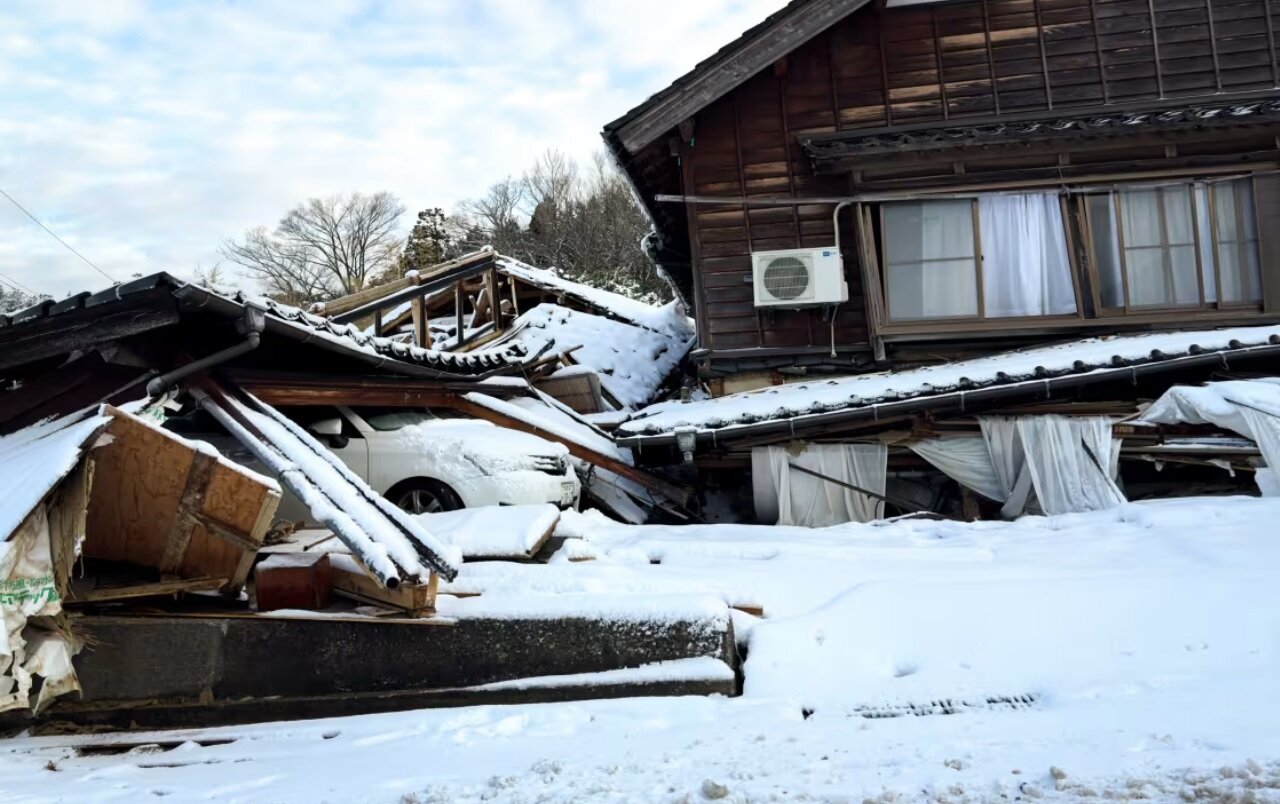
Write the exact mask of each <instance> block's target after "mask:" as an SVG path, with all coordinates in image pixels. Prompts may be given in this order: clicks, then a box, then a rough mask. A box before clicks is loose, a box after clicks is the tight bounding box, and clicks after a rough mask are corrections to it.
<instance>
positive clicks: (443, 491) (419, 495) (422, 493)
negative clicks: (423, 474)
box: [387, 479, 463, 514]
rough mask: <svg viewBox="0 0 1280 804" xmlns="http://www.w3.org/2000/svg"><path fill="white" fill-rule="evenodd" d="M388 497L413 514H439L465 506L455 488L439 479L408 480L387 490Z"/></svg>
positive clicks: (397, 505)
mask: <svg viewBox="0 0 1280 804" xmlns="http://www.w3.org/2000/svg"><path fill="white" fill-rule="evenodd" d="M387 499H389V500H391V502H392V503H394V504H395V505H396V507H397V508H400V509H402V510H404V511H408V512H409V513H411V514H438V513H440V512H441V511H457V510H458V509H459V508H462V507H463V505H462V500H461V499H459V497H458V495H457V494H456V493H454V491H453V489H451V488H449V487H448V486H446V485H445V484H443V483H441V482H440V481H438V480H426V479H415V480H406V481H404V482H403V483H400V484H398V485H397V486H396V487H395V488H393V489H392V490H391V491H389V492H387Z"/></svg>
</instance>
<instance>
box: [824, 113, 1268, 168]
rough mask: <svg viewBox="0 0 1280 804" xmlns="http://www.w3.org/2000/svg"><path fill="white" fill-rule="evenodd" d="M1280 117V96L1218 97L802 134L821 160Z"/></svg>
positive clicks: (1210, 125) (1162, 129)
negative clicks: (888, 128)
mask: <svg viewBox="0 0 1280 804" xmlns="http://www.w3.org/2000/svg"><path fill="white" fill-rule="evenodd" d="M1277 119H1280V98H1277V97H1270V98H1260V99H1259V98H1253V99H1250V100H1221V99H1220V100H1215V101H1213V102H1208V103H1197V104H1193V105H1192V104H1185V103H1184V104H1182V105H1176V106H1169V105H1167V104H1166V105H1163V106H1159V107H1152V108H1145V109H1144V108H1137V109H1135V108H1133V107H1128V108H1115V109H1104V110H1098V109H1090V110H1084V111H1079V112H1076V113H1074V114H1070V113H1061V112H1060V113H1058V114H1056V115H1052V116H1045V115H1036V116H1035V117H1034V118H1024V119H1022V120H1015V119H1011V120H1001V121H994V122H988V123H970V124H956V123H954V122H952V123H947V124H943V125H935V126H921V127H914V128H911V129H907V130H901V128H899V130H893V131H886V130H879V129H877V130H863V131H857V130H852V131H843V132H839V133H836V134H820V135H815V136H812V137H804V138H801V145H802V146H803V147H804V149H805V152H806V153H807V154H808V155H809V157H810V158H811V159H813V160H815V161H818V162H821V161H824V160H829V159H838V158H841V157H856V156H873V155H879V154H886V153H896V152H899V151H902V150H912V151H924V150H941V149H947V148H964V147H974V146H982V145H989V144H995V143H1000V142H1019V143H1022V142H1028V141H1032V140H1060V139H1071V138H1085V137H1105V136H1116V135H1123V134H1132V133H1135V132H1140V131H1144V130H1160V131H1168V130H1177V129H1202V128H1209V127H1214V126H1224V125H1232V124H1240V123H1254V124H1260V123H1266V122H1268V121H1274V120H1277Z"/></svg>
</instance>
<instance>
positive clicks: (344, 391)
mask: <svg viewBox="0 0 1280 804" xmlns="http://www.w3.org/2000/svg"><path fill="white" fill-rule="evenodd" d="M225 376H226V377H227V379H228V380H230V381H231V382H232V383H234V385H235V386H237V387H239V388H241V389H243V390H245V391H248V392H249V393H252V394H253V395H254V396H256V397H258V398H259V399H261V400H262V401H263V402H266V403H267V404H268V405H276V404H280V405H284V406H286V407H287V406H289V405H324V404H334V405H342V404H353V405H384V404H385V405H390V406H392V407H397V406H398V407H413V406H415V405H416V404H418V402H417V401H416V400H418V399H426V398H431V397H438V396H456V395H458V394H465V393H467V392H469V391H474V390H476V389H477V388H480V387H482V388H484V392H485V393H486V394H488V395H489V396H494V397H498V398H507V397H513V396H528V395H529V389H528V388H523V387H520V386H516V385H483V386H480V385H477V384H476V383H474V382H437V381H434V380H417V379H412V378H409V377H403V378H400V377H396V378H389V377H377V376H373V377H369V376H364V375H359V374H302V373H297V374H282V373H279V372H271V371H255V370H249V369H240V370H236V371H228V372H226V375H225ZM344 398H345V399H352V400H364V399H366V398H367V399H373V398H379V399H391V400H395V401H390V402H373V401H353V402H350V403H346V402H331V401H329V400H330V399H344ZM273 399H274V400H279V401H278V402H273V401H271V400H273ZM423 404H425V403H423Z"/></svg>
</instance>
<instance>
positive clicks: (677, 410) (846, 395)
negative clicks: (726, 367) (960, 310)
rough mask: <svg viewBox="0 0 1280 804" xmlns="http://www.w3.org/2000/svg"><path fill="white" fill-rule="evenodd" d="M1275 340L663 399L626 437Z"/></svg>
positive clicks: (1060, 354)
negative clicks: (712, 396)
mask: <svg viewBox="0 0 1280 804" xmlns="http://www.w3.org/2000/svg"><path fill="white" fill-rule="evenodd" d="M1273 338H1276V339H1280V327H1277V326H1263V327H1236V328H1232V329H1219V330H1211V331H1197V332H1161V333H1141V334H1133V335H1114V336H1107V337H1098V338H1086V339H1084V340H1080V341H1074V342H1071V343H1063V344H1056V345H1053V346H1042V347H1037V348H1033V349H1023V350H1018V351H1013V352H1004V353H1001V354H997V355H991V356H988V357H980V358H974V359H972V360H958V361H955V362H951V363H946V364H943V365H939V366H929V367H926V368H916V369H907V370H903V371H897V372H880V373H876V374H862V375H857V376H852V377H843V378H839V379H831V380H823V381H818V382H803V383H796V384H793V385H783V386H777V387H773V388H766V389H762V390H758V391H750V392H745V393H740V394H731V395H729V396H723V397H718V398H715V399H708V400H704V401H701V402H689V403H681V402H663V403H660V404H657V405H653V406H651V407H649V408H646V409H645V410H644V411H641V412H640V413H639V414H638V415H637V416H636V417H635V418H633V419H632V420H631V421H629V422H626V423H624V424H623V425H622V426H621V427H620V428H619V430H618V435H619V436H642V435H654V434H665V433H671V432H673V431H674V430H675V428H677V427H694V428H697V429H698V430H700V431H731V430H733V428H735V427H741V426H745V425H750V424H754V423H756V422H761V421H769V420H775V419H800V418H803V417H806V416H817V415H821V414H824V413H831V412H834V411H839V410H846V409H851V408H863V407H872V406H874V405H876V404H878V403H883V402H885V401H892V400H901V399H912V398H917V397H919V398H923V397H929V396H935V395H941V394H946V393H955V392H963V391H966V390H974V389H977V388H983V387H988V386H994V385H1016V384H1020V383H1038V382H1043V381H1045V379H1047V378H1051V377H1054V376H1058V375H1064V374H1084V373H1103V372H1128V371H1130V370H1131V369H1130V365H1131V364H1132V363H1135V362H1143V361H1152V362H1158V361H1166V360H1167V361H1171V362H1176V360H1177V359H1179V358H1181V357H1183V356H1188V355H1195V354H1198V353H1203V352H1209V351H1222V350H1237V349H1239V350H1247V349H1250V348H1256V347H1263V348H1265V347H1268V346H1271V345H1273V344H1272V339H1273Z"/></svg>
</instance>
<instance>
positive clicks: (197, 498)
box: [83, 407, 280, 594]
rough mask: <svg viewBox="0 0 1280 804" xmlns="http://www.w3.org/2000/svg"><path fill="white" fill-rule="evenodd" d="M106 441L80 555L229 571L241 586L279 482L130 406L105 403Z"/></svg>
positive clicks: (173, 572)
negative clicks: (231, 462) (229, 461)
mask: <svg viewBox="0 0 1280 804" xmlns="http://www.w3.org/2000/svg"><path fill="white" fill-rule="evenodd" d="M107 411H108V413H110V414H111V416H112V419H113V420H112V422H111V424H110V425H109V426H108V427H107V433H108V434H109V435H110V436H112V439H113V440H112V442H111V443H110V444H108V445H107V446H105V447H102V448H100V449H98V450H97V451H96V452H95V454H94V458H95V460H96V471H95V475H94V484H93V495H92V498H91V499H90V502H89V514H88V520H87V523H86V527H85V542H84V546H83V550H84V555H85V556H86V557H87V558H97V559H103V560H108V561H122V562H127V563H130V564H137V565H139V566H143V567H151V568H155V569H157V570H159V571H160V573H161V574H162V576H164V577H174V578H179V579H184V578H185V579H192V578H227V579H229V580H228V581H227V583H226V585H225V586H223V588H222V589H223V591H224V592H225V593H227V594H235V593H238V592H239V591H240V589H241V587H243V586H244V582H245V579H246V578H247V577H248V574H249V570H250V568H251V567H252V566H253V559H254V556H255V555H256V553H257V551H258V547H259V546H261V544H262V540H263V537H264V536H265V535H266V532H267V528H268V527H270V525H271V518H272V517H273V516H274V515H275V511H276V506H278V505H279V503H280V492H279V491H277V490H275V489H274V488H271V487H269V486H267V485H264V484H263V483H261V482H259V481H258V480H255V479H253V478H252V477H250V476H248V475H247V474H245V473H243V472H241V471H238V470H237V469H234V468H232V467H230V466H228V465H226V464H224V463H222V462H220V461H219V460H218V459H217V458H215V457H214V456H212V455H209V454H206V453H204V452H200V451H198V450H196V449H194V448H192V446H190V445H189V444H187V443H185V442H183V441H181V440H179V439H178V438H176V437H174V436H173V435H172V434H170V433H168V432H166V431H164V430H162V429H160V428H158V427H155V426H152V425H150V424H148V423H146V422H144V421H142V420H141V419H139V418H137V417H136V416H132V415H130V414H128V413H125V412H123V411H120V410H117V409H115V408H110V407H108V408H107Z"/></svg>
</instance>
